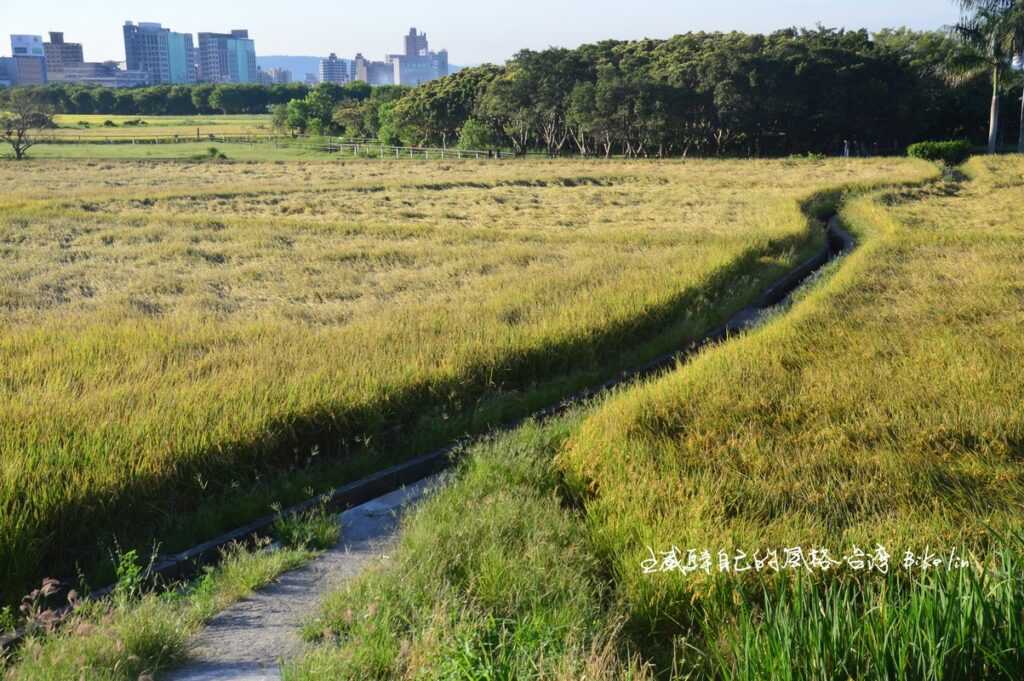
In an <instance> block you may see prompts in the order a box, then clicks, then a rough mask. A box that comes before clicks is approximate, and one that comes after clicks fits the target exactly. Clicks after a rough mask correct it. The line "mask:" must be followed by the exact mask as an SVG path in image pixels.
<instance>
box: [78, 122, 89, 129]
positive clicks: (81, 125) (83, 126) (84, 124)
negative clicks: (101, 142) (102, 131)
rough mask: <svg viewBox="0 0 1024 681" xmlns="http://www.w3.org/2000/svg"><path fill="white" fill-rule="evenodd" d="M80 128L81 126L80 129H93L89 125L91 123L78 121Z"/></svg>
mask: <svg viewBox="0 0 1024 681" xmlns="http://www.w3.org/2000/svg"><path fill="white" fill-rule="evenodd" d="M78 126H79V127H80V128H89V127H92V125H91V124H90V123H89V121H78Z"/></svg>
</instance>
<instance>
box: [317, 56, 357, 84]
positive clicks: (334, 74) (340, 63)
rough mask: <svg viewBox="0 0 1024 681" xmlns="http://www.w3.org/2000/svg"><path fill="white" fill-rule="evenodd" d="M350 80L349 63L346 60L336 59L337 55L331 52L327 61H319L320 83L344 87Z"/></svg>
mask: <svg viewBox="0 0 1024 681" xmlns="http://www.w3.org/2000/svg"><path fill="white" fill-rule="evenodd" d="M351 80H352V72H351V70H350V69H349V62H348V60H346V59H338V55H336V54H334V53H333V52H331V56H329V57H327V59H321V60H320V82H321V83H337V84H338V85H344V84H345V83H348V82H349V81H351Z"/></svg>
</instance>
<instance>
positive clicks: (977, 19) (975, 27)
mask: <svg viewBox="0 0 1024 681" xmlns="http://www.w3.org/2000/svg"><path fill="white" fill-rule="evenodd" d="M959 4H960V7H961V8H962V9H963V11H964V16H963V18H962V19H961V20H960V22H959V23H958V24H957V25H956V26H955V27H954V32H955V34H956V35H957V36H958V37H959V38H960V39H961V40H962V41H963V43H964V44H965V45H966V46H967V47H968V50H967V51H966V52H965V53H963V54H961V55H959V57H958V58H956V59H954V60H953V61H952V62H951V67H950V69H949V71H950V72H951V74H952V76H953V77H954V79H958V80H961V81H964V80H970V79H972V78H974V77H976V76H978V75H980V74H984V73H989V74H991V80H992V99H991V106H990V109H989V132H988V150H989V153H995V151H996V149H997V147H998V144H999V125H1000V98H1001V95H1002V93H1003V91H1004V89H1005V88H1006V87H1007V86H1008V85H1010V81H1011V79H1012V78H1013V76H1014V72H1013V60H1014V58H1015V57H1020V56H1021V54H1022V53H1024V0H959ZM1018 125H1019V127H1020V129H1019V132H1018V149H1019V150H1020V151H1021V152H1024V99H1022V100H1021V108H1020V117H1019V121H1018Z"/></svg>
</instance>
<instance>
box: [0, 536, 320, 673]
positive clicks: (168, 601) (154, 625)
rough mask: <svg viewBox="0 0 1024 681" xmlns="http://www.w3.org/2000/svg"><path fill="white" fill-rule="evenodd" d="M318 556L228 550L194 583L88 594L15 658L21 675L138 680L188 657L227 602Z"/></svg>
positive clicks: (12, 667) (10, 669) (11, 669)
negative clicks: (100, 596)
mask: <svg viewBox="0 0 1024 681" xmlns="http://www.w3.org/2000/svg"><path fill="white" fill-rule="evenodd" d="M310 557H311V554H309V553H308V552H307V551H306V550H304V549H281V550H276V551H249V550H245V549H242V548H241V547H238V546H235V547H231V548H229V549H227V550H226V551H225V553H224V555H223V557H222V560H221V562H220V564H219V565H218V566H217V567H216V568H214V569H209V570H207V571H206V572H205V573H204V574H203V576H202V577H201V578H199V579H197V580H195V581H194V582H192V583H190V584H187V585H184V586H180V587H175V588H173V589H171V590H169V591H165V592H163V593H145V594H142V593H138V592H135V591H134V586H133V587H132V589H131V593H124V592H122V595H120V596H117V597H114V598H112V599H106V600H98V601H91V600H86V601H83V602H82V603H81V604H80V605H79V606H78V607H77V609H76V610H75V612H74V613H73V614H72V615H70V616H69V617H68V618H67V619H66V620H65V621H64V623H63V624H62V625H61V627H60V628H59V629H58V630H57V631H56V632H55V633H37V634H34V635H33V636H31V637H30V638H29V639H28V640H27V641H25V642H24V644H23V645H22V647H21V648H20V649H19V650H18V651H17V654H16V656H15V657H14V658H13V659H12V660H10V661H9V662H8V665H7V667H6V672H5V674H4V677H3V678H5V679H11V680H12V681H13V680H17V681H72V680H77V679H89V680H90V681H92V680H94V679H95V680H96V681H138V679H140V678H153V675H154V674H158V673H159V672H161V671H164V670H167V669H169V668H172V667H174V666H175V665H177V664H180V663H181V662H183V661H185V660H186V659H187V656H188V641H189V639H190V637H191V636H192V635H193V634H194V633H195V632H196V631H197V630H198V629H199V628H200V627H201V626H202V625H203V623H204V622H206V621H207V620H209V619H210V618H211V617H213V615H215V614H217V613H218V612H220V611H221V610H223V609H224V608H225V607H227V606H228V605H230V604H231V603H234V602H236V601H238V600H240V599H242V598H244V597H246V596H248V595H249V594H251V593H252V592H253V591H255V590H257V589H259V588H261V587H263V586H266V585H267V584H269V583H271V582H272V581H273V580H274V579H275V578H276V577H277V576H278V575H280V574H281V573H283V572H286V571H288V570H291V569H294V568H296V567H298V566H299V565H301V564H302V563H304V562H306V561H307V560H308V559H309V558H310ZM3 670H4V666H3V665H2V663H0V672H3Z"/></svg>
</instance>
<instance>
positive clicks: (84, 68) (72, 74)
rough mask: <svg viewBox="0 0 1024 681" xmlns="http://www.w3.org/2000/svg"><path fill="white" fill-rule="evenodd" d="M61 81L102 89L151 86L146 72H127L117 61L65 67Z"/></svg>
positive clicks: (85, 63)
mask: <svg viewBox="0 0 1024 681" xmlns="http://www.w3.org/2000/svg"><path fill="white" fill-rule="evenodd" d="M60 73H61V78H60V80H62V81H64V82H66V83H78V84H80V85H96V86H102V87H112V88H118V87H143V86H146V85H150V77H149V74H148V73H147V72H145V71H125V70H123V69H121V68H120V67H119V66H118V63H117V62H115V61H107V62H84V63H82V64H75V65H72V66H65V67H64V69H63V70H62V71H61V72H60Z"/></svg>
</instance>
